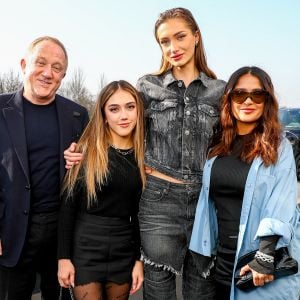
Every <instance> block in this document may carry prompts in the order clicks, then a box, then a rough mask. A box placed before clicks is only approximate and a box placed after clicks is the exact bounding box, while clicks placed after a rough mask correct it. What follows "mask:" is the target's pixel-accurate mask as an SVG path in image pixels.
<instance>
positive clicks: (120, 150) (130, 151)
mask: <svg viewBox="0 0 300 300" xmlns="http://www.w3.org/2000/svg"><path fill="white" fill-rule="evenodd" d="M110 146H111V147H112V148H113V149H115V150H116V151H117V152H118V153H120V154H122V155H128V154H131V153H132V152H133V150H134V149H133V148H130V149H128V150H123V149H119V148H116V147H115V146H114V145H110Z"/></svg>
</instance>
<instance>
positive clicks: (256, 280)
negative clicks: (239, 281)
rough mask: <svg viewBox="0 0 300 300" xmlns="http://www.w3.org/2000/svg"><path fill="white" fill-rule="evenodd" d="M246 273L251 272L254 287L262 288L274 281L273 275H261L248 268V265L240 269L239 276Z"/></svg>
mask: <svg viewBox="0 0 300 300" xmlns="http://www.w3.org/2000/svg"><path fill="white" fill-rule="evenodd" d="M248 272H252V275H253V284H254V285H255V286H263V285H264V284H265V283H268V282H271V281H273V280H274V275H270V274H261V273H258V272H256V271H254V270H253V269H251V268H250V267H249V265H246V266H244V267H242V269H241V272H240V275H241V276H243V275H245V274H246V273H248Z"/></svg>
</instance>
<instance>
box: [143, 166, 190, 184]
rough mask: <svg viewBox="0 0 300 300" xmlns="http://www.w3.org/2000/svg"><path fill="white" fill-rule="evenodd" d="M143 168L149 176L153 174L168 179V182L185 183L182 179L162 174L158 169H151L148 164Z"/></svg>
mask: <svg viewBox="0 0 300 300" xmlns="http://www.w3.org/2000/svg"><path fill="white" fill-rule="evenodd" d="M145 169H146V174H148V175H151V176H154V177H157V178H160V179H163V180H166V181H169V182H173V183H185V182H184V181H181V180H178V179H175V178H173V177H171V176H168V175H166V174H163V173H161V172H159V171H157V170H155V169H152V168H150V167H148V166H146V167H145Z"/></svg>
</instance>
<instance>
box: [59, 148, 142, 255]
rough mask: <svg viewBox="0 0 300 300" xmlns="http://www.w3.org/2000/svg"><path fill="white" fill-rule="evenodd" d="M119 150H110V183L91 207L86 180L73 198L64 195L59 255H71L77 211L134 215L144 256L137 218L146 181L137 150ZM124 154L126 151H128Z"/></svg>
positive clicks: (107, 183) (76, 190)
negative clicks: (136, 158) (142, 174)
mask: <svg viewBox="0 0 300 300" xmlns="http://www.w3.org/2000/svg"><path fill="white" fill-rule="evenodd" d="M119 151H121V150H119V149H117V150H116V149H114V148H112V147H110V148H109V150H108V177H107V182H106V184H104V185H103V186H101V190H100V189H99V188H98V189H97V191H96V194H97V199H96V201H95V203H94V204H93V205H92V206H91V207H87V196H86V191H85V188H84V184H83V183H82V181H78V182H77V185H76V187H75V190H74V192H73V194H72V196H71V197H70V198H66V195H63V197H62V198H63V199H62V206H61V210H60V216H59V233H58V241H59V243H58V244H59V247H58V258H71V256H72V251H71V249H72V241H73V234H74V225H75V221H76V214H77V213H88V214H92V215H96V216H103V217H118V218H130V219H131V222H132V223H133V226H134V242H135V247H136V250H135V251H136V258H137V259H139V257H140V232H139V223H138V218H137V213H138V207H139V200H140V196H141V192H142V181H141V177H140V171H139V168H138V166H137V163H136V160H135V155H134V152H131V153H129V154H126V155H123V154H121V153H119ZM123 153H126V151H125V150H124V152H123Z"/></svg>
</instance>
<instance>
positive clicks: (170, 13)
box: [154, 7, 217, 79]
mask: <svg viewBox="0 0 300 300" xmlns="http://www.w3.org/2000/svg"><path fill="white" fill-rule="evenodd" d="M176 18H178V19H183V20H184V21H185V22H186V24H187V26H188V27H189V28H190V29H191V31H192V33H193V34H195V33H198V35H199V41H198V44H197V46H195V66H196V68H197V69H198V71H199V72H204V73H205V74H206V75H207V76H208V77H210V78H212V79H216V78H217V76H216V75H215V73H214V72H213V71H212V70H211V69H210V68H209V67H208V66H207V61H206V56H205V51H204V46H203V41H202V37H201V32H200V29H199V26H198V24H197V22H196V20H195V19H194V17H193V15H192V13H191V12H190V11H189V10H188V9H186V8H182V7H176V8H172V9H169V10H166V11H164V12H163V13H161V14H160V15H159V17H158V19H157V21H156V23H155V27H154V34H155V38H156V41H157V42H158V44H159V38H158V35H157V30H158V28H159V26H160V25H161V24H163V23H165V22H166V21H168V20H170V19H176ZM171 68H172V65H171V64H170V63H169V62H168V60H167V59H166V58H165V56H164V55H163V53H162V58H161V64H160V69H159V71H158V72H156V73H155V75H162V74H164V73H166V72H167V71H168V70H170V69H171Z"/></svg>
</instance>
